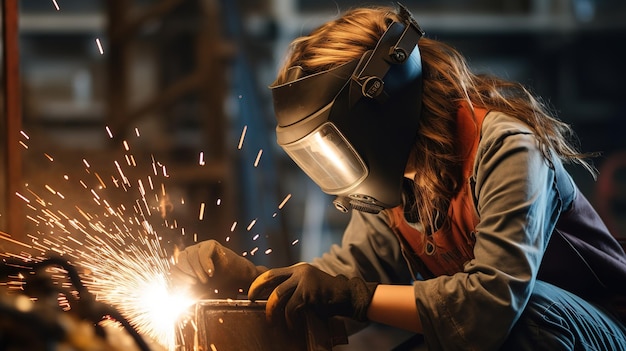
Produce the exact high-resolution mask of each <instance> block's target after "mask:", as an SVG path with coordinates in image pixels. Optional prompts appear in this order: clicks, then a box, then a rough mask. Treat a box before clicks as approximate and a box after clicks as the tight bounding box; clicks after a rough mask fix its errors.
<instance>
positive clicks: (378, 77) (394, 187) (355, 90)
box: [270, 8, 423, 213]
mask: <svg viewBox="0 0 626 351" xmlns="http://www.w3.org/2000/svg"><path fill="white" fill-rule="evenodd" d="M400 17H401V18H402V19H403V20H402V21H401V22H393V23H392V24H391V25H390V26H389V27H388V29H387V30H386V31H385V33H384V34H383V35H382V36H381V38H380V39H379V41H378V43H377V44H376V46H375V48H374V49H373V50H370V51H367V52H365V53H364V54H363V56H362V57H361V58H360V59H357V60H354V61H350V62H347V63H345V64H342V65H340V66H337V67H335V68H332V69H329V70H327V71H323V72H319V73H316V74H312V75H306V76H303V75H304V73H303V71H302V68H300V67H292V68H290V69H289V70H288V74H287V81H286V82H285V83H282V84H273V85H272V86H270V88H271V90H272V96H273V100H274V111H275V114H276V119H277V122H278V126H277V127H276V135H277V141H278V144H279V145H280V146H281V147H282V148H283V149H284V150H285V152H286V153H287V154H288V155H289V156H290V157H291V159H292V160H293V161H294V162H295V163H296V164H297V165H298V166H299V167H300V168H301V169H302V170H303V171H304V172H305V173H306V174H307V175H308V176H309V177H310V178H311V179H312V180H313V181H314V182H315V183H316V184H317V185H319V187H320V188H321V189H322V191H324V192H325V193H327V194H331V195H336V196H337V198H336V199H335V201H334V205H335V207H336V208H337V209H339V210H340V211H342V212H348V210H349V209H351V208H354V209H357V210H360V211H364V212H369V213H378V212H379V211H381V210H383V209H385V208H391V207H395V206H397V205H399V204H400V203H401V199H402V181H403V177H404V171H405V167H406V163H407V159H408V155H409V152H410V149H411V147H412V145H413V144H414V142H415V137H416V135H417V128H418V123H419V117H420V111H421V104H422V102H421V95H422V79H421V77H422V63H421V58H420V53H419V48H418V46H417V42H418V40H419V39H420V38H421V37H422V35H423V32H422V30H421V29H420V27H419V26H418V24H417V23H416V22H415V20H414V19H413V18H412V16H411V15H410V13H409V12H408V11H407V10H406V9H405V8H401V11H400Z"/></svg>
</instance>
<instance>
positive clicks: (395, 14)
mask: <svg viewBox="0 0 626 351" xmlns="http://www.w3.org/2000/svg"><path fill="white" fill-rule="evenodd" d="M271 89H272V93H273V98H274V107H275V112H276V117H277V121H278V127H277V138H278V143H279V144H280V145H281V146H282V147H283V149H284V150H285V151H286V152H287V153H288V154H289V156H290V157H291V158H292V159H293V160H294V161H295V162H296V163H297V164H298V165H299V166H300V167H301V168H302V169H303V171H304V172H305V173H307V175H309V177H311V178H312V179H313V180H314V181H315V182H316V183H317V184H318V185H319V186H320V187H321V189H322V190H323V191H325V192H326V193H329V194H334V195H337V200H336V201H335V205H336V207H337V208H338V209H340V210H343V211H351V212H352V215H351V216H352V217H351V220H350V223H349V224H348V226H347V228H346V230H345V233H344V236H343V240H342V243H341V246H337V245H334V246H333V247H332V248H331V249H330V251H329V252H328V253H326V254H324V255H323V256H322V257H320V258H317V259H315V260H314V261H313V262H311V263H300V264H297V265H294V266H290V267H283V268H276V269H270V270H268V269H267V268H265V267H261V266H255V265H254V264H252V263H251V262H250V261H248V260H246V259H245V258H243V257H241V256H239V255H237V254H235V253H234V252H232V251H231V250H229V249H227V248H225V247H223V246H221V245H220V244H219V243H217V242H216V241H214V240H209V241H205V242H201V243H199V244H196V245H193V246H190V247H188V248H186V249H185V250H183V251H182V252H181V254H180V255H179V257H178V263H177V265H176V266H175V267H174V268H173V270H172V274H173V276H174V277H175V278H181V277H185V276H186V277H187V278H191V277H193V279H191V280H193V281H200V282H202V283H206V282H209V284H210V286H211V287H213V288H218V289H221V291H222V292H224V291H233V292H234V293H235V294H236V291H237V290H239V289H244V290H247V289H248V287H249V291H248V296H249V298H250V299H252V300H255V299H260V298H265V297H267V295H268V294H269V299H268V303H267V315H268V317H269V318H270V319H272V320H275V321H286V322H287V324H288V325H291V324H293V323H295V321H296V320H297V316H298V313H299V311H300V310H301V309H302V308H303V307H307V306H308V307H313V309H314V310H315V311H316V312H317V313H318V314H320V316H322V317H331V316H346V317H350V318H354V319H357V320H361V321H366V320H370V321H375V322H380V323H384V324H388V325H391V326H395V327H399V328H404V329H409V330H412V331H415V332H418V333H423V335H424V338H425V341H426V343H427V345H428V347H429V349H431V350H444V349H445V350H497V349H503V350H517V349H520V350H529V349H533V350H534V349H537V348H539V349H547V350H626V336H625V334H626V327H625V325H624V322H623V321H622V320H620V317H619V315H618V313H617V311H618V310H619V307H620V306H619V305H618V303H616V301H618V300H619V297H620V296H621V297H623V296H624V295H626V283H625V282H626V255H625V254H624V250H623V249H622V248H621V247H620V245H619V244H618V242H617V241H616V240H615V239H614V238H613V237H612V236H611V234H610V233H609V232H608V230H607V228H606V227H605V225H604V224H603V223H602V221H601V219H600V218H599V217H598V215H597V214H596V212H595V211H594V209H593V208H592V207H591V205H590V204H589V202H588V201H587V200H586V199H585V197H584V196H583V194H582V193H581V192H580V191H579V190H578V189H577V187H576V185H575V183H574V181H573V180H572V178H571V177H570V175H569V174H568V173H567V171H566V170H565V169H564V167H563V164H564V163H577V164H580V165H582V166H583V167H585V168H587V169H588V170H589V171H590V172H592V173H593V172H594V170H593V168H592V167H591V166H590V165H589V164H588V163H587V162H586V160H585V158H586V156H588V155H586V154H581V153H580V152H579V151H577V149H576V147H575V146H574V145H573V144H572V143H571V142H570V140H571V138H572V137H573V133H572V130H571V129H570V127H569V126H568V125H567V124H565V123H563V122H561V121H559V120H558V119H557V118H556V117H554V116H552V115H551V114H550V112H549V111H548V109H547V108H546V107H545V106H544V105H543V104H542V103H541V101H540V100H539V99H536V98H535V97H533V96H532V95H531V94H530V93H529V92H528V91H527V90H526V89H524V88H523V87H522V86H521V85H519V84H516V83H513V82H508V81H504V80H501V79H499V78H496V77H490V76H479V75H475V74H473V73H472V72H471V71H470V70H469V68H468V66H467V64H466V61H465V59H464V58H463V57H462V56H461V55H460V54H459V53H458V52H457V51H455V50H454V49H453V48H451V47H449V46H447V45H445V44H443V43H441V42H438V41H435V40H432V39H428V38H424V37H423V32H422V31H421V29H420V28H419V26H418V24H417V23H416V22H415V20H414V19H413V17H412V16H411V15H410V13H409V12H408V11H407V10H406V9H405V8H403V7H402V6H399V9H394V8H390V7H370V8H358V9H353V10H351V11H349V12H347V13H345V14H344V15H343V16H342V17H340V18H338V19H336V20H333V21H330V22H328V23H326V24H324V25H322V26H321V27H320V28H318V29H316V30H315V31H313V32H312V33H311V34H310V35H308V36H304V37H300V38H298V39H296V40H295V41H294V42H293V43H292V46H291V50H290V53H289V57H288V59H287V61H286V63H285V65H284V67H283V68H282V69H281V71H280V72H279V74H278V78H277V80H276V82H275V83H274V84H273V85H272V86H271ZM322 165H323V166H322ZM621 307H624V306H621ZM622 311H623V310H622Z"/></svg>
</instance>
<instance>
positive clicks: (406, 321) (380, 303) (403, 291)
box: [367, 284, 422, 334]
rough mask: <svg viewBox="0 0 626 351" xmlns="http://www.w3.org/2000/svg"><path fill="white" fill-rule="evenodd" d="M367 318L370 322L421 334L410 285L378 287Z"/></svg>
mask: <svg viewBox="0 0 626 351" xmlns="http://www.w3.org/2000/svg"><path fill="white" fill-rule="evenodd" d="M367 318H368V319H369V320H370V321H372V322H377V323H381V324H386V325H389V326H392V327H396V328H400V329H404V330H409V331H412V332H415V333H419V334H421V333H422V323H421V321H420V317H419V313H418V312H417V305H416V303H415V292H414V289H413V286H412V285H382V284H381V285H378V287H377V288H376V291H375V292H374V296H373V297H372V302H371V303H370V306H369V309H368V310H367Z"/></svg>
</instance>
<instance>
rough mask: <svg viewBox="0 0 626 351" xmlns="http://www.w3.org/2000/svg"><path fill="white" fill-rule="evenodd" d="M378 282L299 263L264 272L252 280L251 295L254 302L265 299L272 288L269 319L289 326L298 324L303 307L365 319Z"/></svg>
mask: <svg viewBox="0 0 626 351" xmlns="http://www.w3.org/2000/svg"><path fill="white" fill-rule="evenodd" d="M377 285H378V283H366V282H365V281H364V280H363V279H361V278H350V279H348V278H347V277H346V276H344V275H337V276H332V275H330V274H328V273H326V272H323V271H321V270H319V269H318V268H315V267H313V266H312V265H310V264H306V263H300V264H296V265H293V266H290V267H284V268H277V269H271V270H269V271H267V272H265V273H263V274H261V275H260V276H259V277H258V278H257V279H256V280H255V281H254V282H252V285H251V286H250V291H249V292H248V298H249V299H250V300H252V301H254V300H257V299H261V298H265V297H266V296H267V295H268V294H269V292H270V291H271V294H270V295H269V298H268V300H267V305H266V315H267V318H268V319H269V320H271V321H273V322H279V321H284V322H286V323H287V325H288V326H289V327H293V326H294V325H295V324H294V323H295V322H296V321H298V318H299V317H301V315H300V314H301V312H302V311H303V310H304V308H309V309H312V310H313V311H315V312H316V313H317V314H318V315H319V316H320V317H322V318H329V317H332V316H344V317H350V318H353V319H356V320H358V321H365V320H366V319H367V317H366V314H367V309H368V307H369V305H370V303H371V301H372V296H373V295H374V291H375V290H376V286H377Z"/></svg>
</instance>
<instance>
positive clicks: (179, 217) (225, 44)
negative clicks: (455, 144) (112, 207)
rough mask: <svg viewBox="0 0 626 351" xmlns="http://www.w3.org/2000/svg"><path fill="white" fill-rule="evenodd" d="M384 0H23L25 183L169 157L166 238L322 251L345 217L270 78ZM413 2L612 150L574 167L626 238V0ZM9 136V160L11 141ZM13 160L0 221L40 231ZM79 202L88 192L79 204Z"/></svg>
mask: <svg viewBox="0 0 626 351" xmlns="http://www.w3.org/2000/svg"><path fill="white" fill-rule="evenodd" d="M377 3H379V4H392V3H391V2H389V1H367V2H363V1H347V0H273V1H254V0H239V1H230V0H228V1H225V0H222V1H219V0H160V1H157V0H106V1H105V0H56V1H55V0H38V1H32V0H31V1H20V2H19V6H20V9H19V65H20V69H21V72H20V77H21V82H20V83H21V89H20V92H19V93H20V96H21V101H22V103H21V123H22V127H21V129H20V130H22V131H23V132H24V133H23V135H22V136H20V138H21V141H22V144H23V145H24V147H23V148H22V149H21V152H22V155H21V164H22V169H21V172H22V178H21V179H22V183H23V184H20V186H23V185H25V184H49V185H50V187H54V186H55V182H58V181H57V180H56V179H61V177H63V176H67V177H69V178H71V177H72V176H73V175H76V176H79V175H81V174H83V175H84V173H85V171H90V170H92V169H94V170H95V169H96V168H100V169H101V170H100V173H101V174H105V173H115V168H116V164H115V162H116V160H124V159H125V158H126V160H128V158H127V157H128V155H129V154H131V153H132V155H133V157H134V159H135V160H133V162H135V161H136V162H137V163H140V162H141V161H142V160H148V162H143V163H142V165H141V166H139V165H138V166H137V167H135V168H133V169H135V170H136V172H137V174H129V175H128V176H129V177H143V176H144V175H145V174H149V173H150V172H152V168H153V165H154V164H155V163H156V164H158V165H159V166H161V165H166V166H167V176H165V178H166V179H165V180H164V181H163V184H164V188H167V195H168V196H167V197H166V199H169V200H170V201H169V202H167V203H165V204H163V203H162V204H161V205H162V206H161V207H160V209H161V211H162V213H161V215H162V216H161V217H162V219H163V220H164V222H163V223H166V224H164V225H163V224H162V223H161V224H159V231H160V235H162V236H163V240H164V242H167V243H169V244H176V245H188V244H190V243H192V242H194V241H198V240H204V239H208V238H215V239H217V240H219V241H221V242H223V243H225V244H226V245H229V246H231V247H232V248H234V249H236V250H239V251H241V252H249V253H252V254H253V253H254V250H255V248H258V250H259V252H261V253H259V254H257V255H254V257H252V259H253V260H256V261H257V262H258V263H263V264H268V265H272V266H278V265H286V264H290V263H293V262H296V261H299V260H309V259H311V258H312V257H314V256H317V255H319V254H321V253H322V252H324V251H325V250H326V249H327V248H328V247H329V245H330V244H331V243H332V242H337V241H338V240H339V239H340V237H341V234H342V230H343V227H344V226H345V224H346V223H347V220H348V216H347V215H345V214H342V213H339V212H338V211H336V210H335V209H334V207H333V206H332V203H331V200H332V199H331V198H330V197H329V196H327V195H325V194H324V193H322V192H321V191H320V190H319V189H318V188H317V186H316V185H315V184H313V183H312V182H311V181H309V180H308V178H307V177H306V176H305V175H304V174H303V173H302V172H301V171H300V170H299V169H298V168H297V167H296V166H295V164H293V162H292V161H291V160H290V159H289V158H288V157H287V156H286V154H284V153H283V152H282V150H280V148H279V147H277V145H276V143H275V133H274V127H275V122H274V117H273V114H272V107H271V100H270V94H269V90H268V89H267V86H268V85H269V84H270V83H271V82H272V81H273V78H274V75H275V73H276V70H277V68H278V65H279V64H280V62H281V60H282V58H283V56H284V53H285V50H286V47H287V44H288V43H289V42H290V41H291V40H292V39H293V38H295V37H296V36H298V35H301V34H305V33H308V32H309V31H310V30H311V29H313V28H314V27H316V26H317V25H319V24H321V23H323V22H325V21H327V20H329V19H332V18H334V17H335V16H336V15H337V14H338V13H339V12H340V11H343V10H346V9H348V8H350V7H352V6H355V5H360V4H377ZM403 4H404V5H406V6H407V7H408V8H409V9H410V10H411V11H412V12H413V14H414V16H415V18H416V19H417V21H418V22H419V23H420V25H421V26H422V28H423V29H424V30H425V31H426V33H427V34H426V35H427V36H429V37H431V38H437V39H440V40H443V41H446V42H448V43H450V44H452V45H453V46H455V47H456V48H457V49H459V50H460V51H461V52H462V53H463V54H465V55H466V56H467V57H468V59H469V62H470V64H471V66H472V67H473V68H474V69H476V70H478V71H481V72H489V73H493V74H497V75H500V76H503V77H506V78H509V79H512V80H516V81H519V82H522V83H524V84H526V85H528V86H529V87H530V88H531V89H532V90H534V91H535V92H536V93H537V94H539V95H541V96H542V97H543V98H545V99H546V100H547V101H548V102H549V103H550V104H551V105H552V106H553V107H554V108H555V110H557V111H558V115H559V117H560V118H561V119H563V120H565V121H567V122H569V123H571V124H573V126H574V129H575V130H576V132H577V133H578V134H579V137H580V140H581V146H582V149H583V150H584V151H601V152H602V156H601V157H600V158H597V159H596V160H595V165H596V166H597V167H598V169H599V170H600V171H601V173H600V176H599V179H598V180H597V181H594V180H593V179H592V177H591V176H589V175H588V174H586V173H585V171H584V170H583V169H582V168H580V167H578V168H576V167H573V168H572V171H573V173H574V175H575V178H576V181H577V182H578V184H579V186H580V188H581V189H582V191H583V192H584V193H585V194H586V195H587V196H588V198H589V199H590V200H591V201H592V202H593V203H594V204H595V205H596V206H597V208H598V210H599V211H600V212H601V215H602V216H603V217H604V219H605V220H606V221H607V224H608V225H609V226H610V227H611V228H612V229H613V232H614V233H615V234H616V235H617V236H620V237H626V156H624V155H625V154H626V138H624V134H626V121H625V117H626V100H625V99H624V95H625V94H624V93H625V90H626V89H625V88H624V86H625V85H624V82H625V81H626V65H624V62H626V52H625V50H624V43H625V42H626V20H625V19H626V3H625V2H624V1H622V0H471V1H467V0H404V1H403ZM5 54H7V53H5ZM5 57H6V55H5ZM2 110H3V116H2V119H1V120H2V123H0V131H1V132H2V135H3V138H5V140H7V138H6V136H7V133H8V130H7V125H8V123H7V118H6V117H7V114H6V109H4V108H3V109H2ZM129 144H130V145H129ZM1 148H2V149H0V151H1V152H0V155H2V159H3V164H4V165H7V162H6V160H7V159H8V157H7V154H6V153H7V145H6V143H5V142H4V141H3V142H2V146H1ZM128 149H130V151H129V150H128ZM52 159H54V162H52ZM155 159H156V160H158V161H157V162H155V161H154V160H155ZM7 172H8V167H4V169H3V172H0V173H1V174H0V185H1V186H0V195H2V196H1V197H0V230H2V231H7V229H6V227H7V223H8V222H9V220H13V221H15V220H16V219H15V218H11V219H10V216H11V213H20V214H21V215H22V216H23V217H21V218H23V222H24V224H23V228H24V230H23V232H20V233H11V234H12V235H13V236H14V237H16V238H22V239H23V240H28V239H27V238H28V234H29V231H30V230H32V229H31V228H30V227H32V226H33V223H39V221H37V220H29V219H27V218H26V217H27V215H28V209H27V208H24V209H23V211H18V212H14V211H12V209H11V208H9V207H10V206H9V205H8V204H9V203H15V201H14V200H11V199H13V198H14V197H15V196H16V195H15V194H14V193H11V192H10V191H9V190H7V189H12V188H11V187H10V186H9V185H10V184H9V183H10V182H11V179H10V177H8V176H7V175H6V173H7ZM163 172H165V171H163ZM66 191H69V192H70V193H65V194H64V196H65V197H66V198H68V197H69V198H70V199H71V196H73V194H72V193H71V191H72V188H71V187H70V189H68V190H66ZM84 200H85V199H84V198H83V196H80V195H76V199H75V201H76V203H79V202H81V201H84ZM87 201H88V202H89V201H90V199H87ZM120 201H122V200H120ZM160 201H161V202H163V198H161V200H160ZM129 206H133V204H132V203H131V204H129ZM24 207H26V206H24ZM199 209H201V210H199ZM155 226H156V224H155ZM20 228H22V227H20ZM19 231H21V229H20V230H19ZM262 253H265V254H262ZM269 253H271V254H269Z"/></svg>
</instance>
